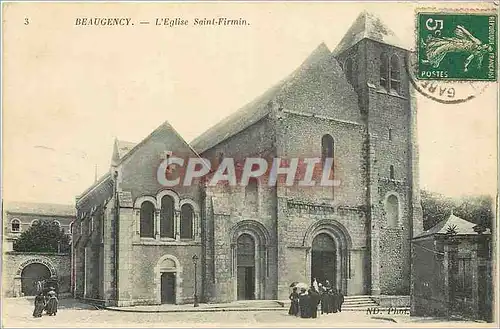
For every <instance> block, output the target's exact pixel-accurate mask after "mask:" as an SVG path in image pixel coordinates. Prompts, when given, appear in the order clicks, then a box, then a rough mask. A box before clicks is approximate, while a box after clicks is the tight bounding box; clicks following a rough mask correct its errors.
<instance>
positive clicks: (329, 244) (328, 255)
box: [303, 219, 352, 292]
mask: <svg viewBox="0 0 500 329" xmlns="http://www.w3.org/2000/svg"><path fill="white" fill-rule="evenodd" d="M303 246H304V247H306V272H307V276H308V277H309V278H310V279H311V280H312V279H313V278H314V277H315V276H317V277H318V278H317V279H318V281H320V282H321V281H322V280H328V281H330V283H331V284H332V285H333V286H334V287H336V288H337V289H341V290H342V291H344V292H348V291H349V290H348V282H349V279H350V278H351V270H350V267H351V261H350V258H351V255H350V253H351V249H352V241H351V237H350V235H349V232H348V231H347V229H346V228H345V227H344V226H343V225H342V224H341V223H340V222H338V221H336V220H334V219H322V220H319V221H317V222H315V223H313V224H312V225H311V226H309V228H308V229H307V231H306V232H305V234H304V240H303ZM322 278H326V279H322Z"/></svg>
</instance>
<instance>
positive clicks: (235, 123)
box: [190, 43, 331, 153]
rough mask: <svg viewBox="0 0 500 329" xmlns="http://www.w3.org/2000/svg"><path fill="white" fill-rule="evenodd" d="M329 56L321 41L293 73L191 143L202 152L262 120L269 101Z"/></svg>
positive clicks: (329, 53)
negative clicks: (304, 72) (305, 71)
mask: <svg viewBox="0 0 500 329" xmlns="http://www.w3.org/2000/svg"><path fill="white" fill-rule="evenodd" d="M329 58H331V52H330V50H329V49H328V47H327V46H326V45H325V44H324V43H321V44H320V45H319V46H318V47H317V48H316V49H315V50H314V51H313V52H312V53H311V55H309V57H307V59H306V60H305V61H304V62H303V63H302V64H301V65H300V66H299V67H298V68H297V69H296V70H295V71H294V72H293V73H292V74H290V75H289V76H287V77H286V78H284V79H283V80H281V81H280V82H279V83H277V84H276V85H275V86H273V87H272V88H270V89H268V90H267V91H266V92H265V93H264V94H262V95H261V96H259V97H257V98H256V99H254V100H253V101H252V102H250V103H248V104H247V105H245V106H243V107H242V108H240V109H239V110H238V111H236V112H234V113H233V114H231V115H229V116H228V117H226V118H225V119H223V120H222V121H220V122H219V123H217V124H216V125H214V126H213V127H211V128H210V129H208V130H207V131H205V132H204V133H202V134H201V135H200V136H198V137H197V138H195V139H194V140H193V141H192V142H191V143H190V144H191V146H192V147H193V148H194V149H195V150H196V152H198V153H202V152H204V151H206V150H208V149H210V148H212V147H214V146H216V145H217V144H219V143H221V142H222V141H224V140H226V139H228V138H230V137H231V136H234V135H236V134H237V133H239V132H240V131H242V130H244V129H246V128H248V127H250V126H251V125H253V124H254V123H256V122H258V121H260V120H261V119H262V118H264V117H266V116H267V115H268V114H269V113H270V112H271V107H270V106H268V104H269V102H270V101H271V100H273V99H274V98H275V97H276V96H277V95H278V94H279V93H280V92H281V91H282V90H283V89H284V88H285V87H286V86H287V85H288V84H289V83H291V82H292V81H294V80H295V78H297V76H299V75H300V73H301V72H303V71H304V70H306V69H308V68H310V67H311V66H314V65H317V64H318V63H320V62H322V61H324V60H326V59H329Z"/></svg>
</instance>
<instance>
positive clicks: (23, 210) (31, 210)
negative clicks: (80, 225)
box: [5, 201, 76, 216]
mask: <svg viewBox="0 0 500 329" xmlns="http://www.w3.org/2000/svg"><path fill="white" fill-rule="evenodd" d="M5 211H6V212H9V213H16V214H32V215H45V216H76V208H75V205H70V204H57V203H35V202H17V201H12V202H6V204H5Z"/></svg>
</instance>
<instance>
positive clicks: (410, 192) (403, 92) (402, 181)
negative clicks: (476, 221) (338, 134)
mask: <svg viewBox="0 0 500 329" xmlns="http://www.w3.org/2000/svg"><path fill="white" fill-rule="evenodd" d="M333 55H334V56H335V58H336V59H337V61H338V62H339V63H340V65H341V66H342V68H343V70H344V73H345V76H346V78H347V80H348V81H349V83H350V84H351V85H352V86H353V88H354V90H355V91H356V92H357V94H358V100H359V101H358V103H359V111H361V114H362V116H363V120H364V123H365V127H366V129H365V148H364V151H365V157H364V158H365V166H364V168H365V184H366V185H365V187H366V205H367V209H369V211H368V215H367V216H368V221H367V223H368V224H367V225H370V226H369V232H370V234H369V237H368V240H369V241H367V245H368V246H369V248H370V265H371V266H370V268H371V271H370V279H371V280H370V292H371V294H373V295H378V294H386V295H408V294H409V293H410V275H411V274H410V273H411V247H410V239H411V238H412V237H413V236H414V235H415V234H418V233H419V232H421V231H422V210H421V205H420V189H419V184H418V147H417V136H416V103H415V101H414V95H413V90H412V88H411V84H410V80H409V79H410V77H409V75H408V74H407V70H406V68H405V63H406V58H407V56H408V55H409V50H407V48H406V47H405V46H404V45H403V44H402V43H401V42H400V41H399V40H398V38H397V37H396V35H395V34H394V33H393V32H392V31H391V30H390V29H389V28H387V27H386V26H385V25H384V23H382V21H381V20H380V19H379V18H377V17H375V16H374V15H372V14H369V13H368V12H363V13H361V14H360V15H359V16H358V18H357V19H356V21H355V22H354V23H353V25H352V26H351V27H350V28H349V30H348V32H347V33H346V35H345V36H344V38H343V39H342V40H341V42H340V43H339V45H338V46H337V48H336V49H335V50H334V51H333Z"/></svg>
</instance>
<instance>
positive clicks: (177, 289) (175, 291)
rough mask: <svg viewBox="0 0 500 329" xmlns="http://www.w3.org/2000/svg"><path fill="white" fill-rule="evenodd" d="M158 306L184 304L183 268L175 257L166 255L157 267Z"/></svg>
mask: <svg viewBox="0 0 500 329" xmlns="http://www.w3.org/2000/svg"><path fill="white" fill-rule="evenodd" d="M155 272H156V278H155V283H156V292H157V294H156V301H157V303H158V304H160V303H161V304H179V303H182V300H181V296H182V288H181V287H182V268H181V266H180V263H179V260H178V259H177V258H176V257H175V256H173V255H164V256H162V257H161V258H160V259H159V260H158V263H157V264H156V266H155Z"/></svg>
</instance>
